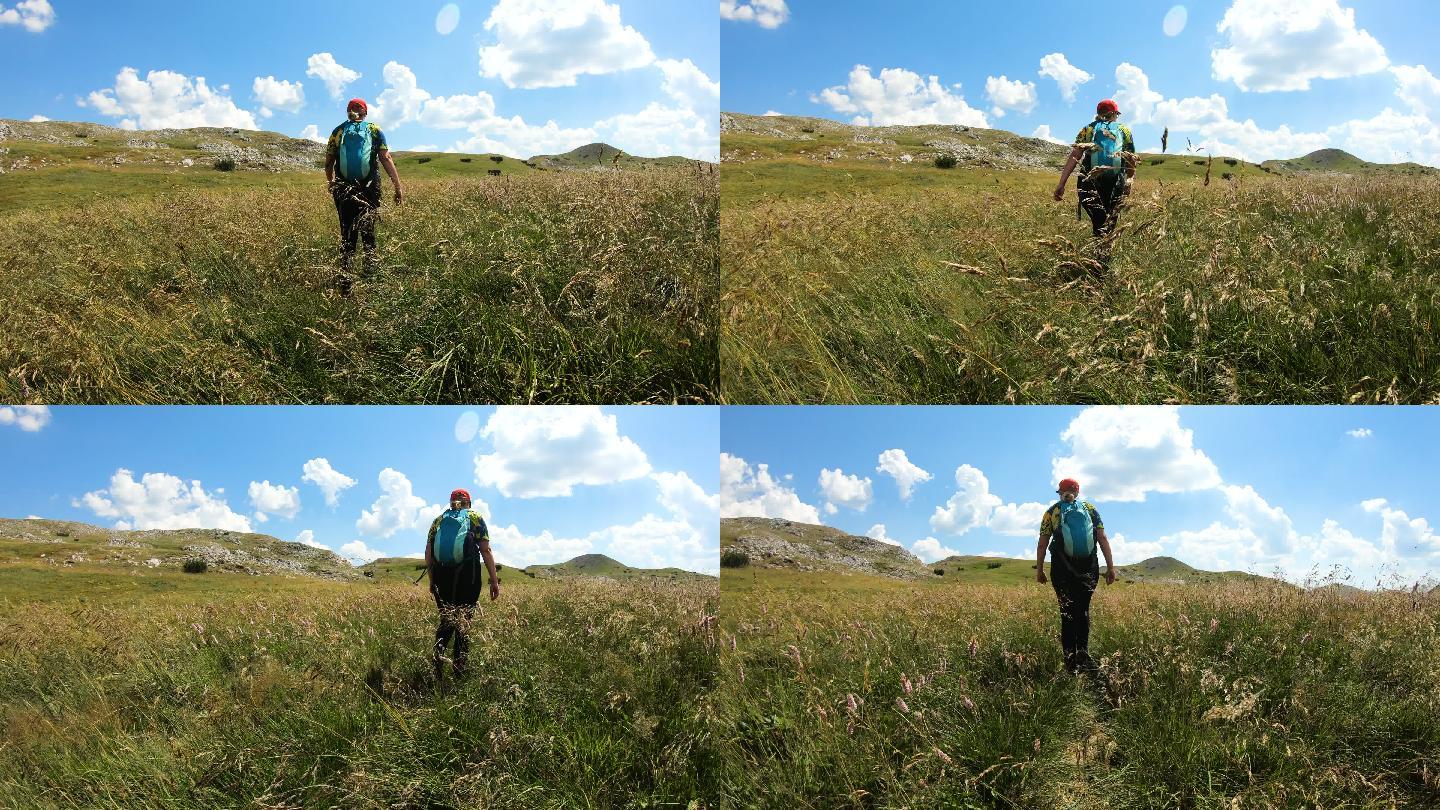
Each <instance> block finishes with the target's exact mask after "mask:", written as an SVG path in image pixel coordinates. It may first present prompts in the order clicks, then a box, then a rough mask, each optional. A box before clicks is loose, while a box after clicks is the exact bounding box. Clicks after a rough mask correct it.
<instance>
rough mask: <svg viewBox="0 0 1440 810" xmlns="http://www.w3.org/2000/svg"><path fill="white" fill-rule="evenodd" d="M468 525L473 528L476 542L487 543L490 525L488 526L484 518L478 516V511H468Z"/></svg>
mask: <svg viewBox="0 0 1440 810" xmlns="http://www.w3.org/2000/svg"><path fill="white" fill-rule="evenodd" d="M470 525H471V526H473V527H474V528H475V542H476V543H488V542H490V527H488V526H486V525H485V518H483V517H480V513H479V512H476V511H474V510H471V512H470Z"/></svg>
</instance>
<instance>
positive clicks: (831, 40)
mask: <svg viewBox="0 0 1440 810" xmlns="http://www.w3.org/2000/svg"><path fill="white" fill-rule="evenodd" d="M753 3H754V5H751V0H744V2H742V0H728V3H727V2H722V3H721V5H722V16H727V15H728V18H727V19H724V20H722V22H721V28H720V40H721V49H722V52H723V53H724V64H723V69H722V83H723V84H724V87H725V90H724V96H723V99H722V106H723V108H724V109H725V110H727V111H733V112H746V113H753V114H763V113H766V112H772V111H773V112H780V113H784V114H788V115H813V116H821V117H827V118H833V119H836V120H840V121H846V122H851V121H856V122H862V123H866V122H868V123H870V124H874V125H883V124H919V123H958V124H969V125H975V126H990V127H994V128H999V129H1007V130H1010V131H1012V132H1017V133H1020V134H1022V135H1037V136H1038V137H1050V138H1052V139H1059V140H1062V141H1067V142H1068V141H1069V140H1070V139H1072V138H1073V137H1074V134H1075V133H1076V132H1077V131H1078V130H1079V129H1080V128H1081V127H1082V126H1083V125H1085V124H1086V123H1088V122H1089V121H1090V120H1091V119H1092V117H1093V111H1094V109H1095V103H1096V102H1097V101H1099V100H1100V99H1102V98H1114V99H1115V100H1116V101H1117V102H1118V103H1119V105H1120V109H1121V111H1122V117H1121V119H1120V120H1121V121H1122V122H1126V123H1129V124H1131V125H1132V127H1133V128H1134V131H1135V136H1136V145H1137V146H1138V147H1139V148H1140V149H1142V150H1146V151H1149V150H1152V149H1153V150H1154V151H1157V152H1158V151H1159V149H1160V134H1161V130H1162V128H1163V127H1166V126H1168V127H1169V128H1170V148H1171V150H1172V151H1175V150H1177V149H1179V150H1184V149H1186V148H1187V141H1186V139H1187V138H1189V139H1190V141H1191V142H1192V143H1193V144H1194V146H1195V148H1196V149H1197V150H1201V149H1204V148H1209V149H1211V150H1213V151H1214V152H1215V153H1216V154H1226V155H1233V156H1238V157H1244V158H1248V159H1252V160H1264V159H1270V158H1287V157H1295V156H1298V155H1302V154H1306V153H1308V152H1311V151H1314V150H1315V149H1319V148H1326V147H1337V148H1343V149H1346V150H1348V151H1350V152H1352V153H1355V154H1357V155H1359V156H1361V157H1363V158H1366V159H1370V160H1377V161H1385V162H1398V161H1405V160H1414V161H1417V162H1422V163H1427V164H1429V165H1433V166H1440V79H1437V78H1436V76H1437V74H1440V60H1437V59H1436V56H1435V54H1436V53H1437V51H1436V49H1435V42H1436V41H1437V39H1440V15H1437V14H1436V13H1435V8H1434V4H1433V3H1432V2H1429V0H1220V1H1217V2H1191V3H1185V4H1183V5H1177V4H1175V3H1172V2H1138V3H1128V4H1123V5H1119V6H1113V7H1111V8H1113V11H1109V12H1108V13H1105V14H1096V13H1091V11H1093V8H1092V7H1091V6H1085V5H1079V6H1077V5H1074V4H1060V3H964V4H960V3H952V2H942V1H940V0H930V1H929V2H921V1H920V0H897V2H893V3H889V4H887V5H885V6H884V7H883V8H878V7H876V6H874V5H873V4H872V3H862V2H856V0H824V2H820V1H819V0H753ZM727 5H728V6H729V7H731V9H740V10H741V11H743V9H745V8H754V9H757V10H763V9H768V10H769V11H770V13H768V14H766V15H763V20H762V15H760V14H758V13H751V14H748V15H747V14H744V13H740V12H737V11H734V10H731V11H727V10H726V6H727ZM777 9H779V10H783V13H776V11H777ZM1175 9H1180V10H1179V11H1176V10H1175ZM736 17H748V18H747V19H736ZM1167 17H1168V19H1169V28H1168V30H1167ZM1172 34H1173V35H1172ZM1427 58H1428V59H1429V65H1428V67H1426V60H1427ZM1042 74H1043V75H1042ZM932 76H934V77H936V80H935V81H934V82H933V83H932V82H931V81H930V80H929V77H932ZM1087 76H1088V77H1089V78H1086V77H1087ZM957 84H958V85H959V87H958V88H957V87H956V86H955V85H957ZM827 91H828V92H827ZM1067 93H1070V94H1073V99H1070V98H1067V97H1066V94H1067Z"/></svg>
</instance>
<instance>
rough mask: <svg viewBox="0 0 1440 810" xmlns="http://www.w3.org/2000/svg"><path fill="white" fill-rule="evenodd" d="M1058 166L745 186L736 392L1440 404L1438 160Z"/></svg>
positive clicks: (731, 329) (726, 222) (728, 223)
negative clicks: (1113, 225)
mask: <svg viewBox="0 0 1440 810" xmlns="http://www.w3.org/2000/svg"><path fill="white" fill-rule="evenodd" d="M892 174H894V173H893V172H892ZM997 182H998V180H997ZM1050 183H1053V180H1050V179H1047V178H1045V177H1043V176H1040V175H1036V176H1035V179H1034V180H1033V181H1032V182H1031V187H1030V188H1021V189H1017V188H1015V187H1013V186H1006V187H1003V188H1001V187H998V186H997V187H996V188H995V189H993V190H987V189H985V188H984V187H983V186H979V187H977V186H975V185H971V186H968V187H963V188H956V189H927V190H925V192H924V193H923V194H904V195H902V194H899V193H896V192H894V191H891V192H887V193H883V194H875V193H864V192H862V193H851V194H847V195H845V196H837V195H827V196H818V197H817V196H811V197H808V198H803V199H796V198H789V199H785V198H782V199H778V200H773V201H769V202H762V203H760V204H757V205H754V206H749V207H744V208H739V207H737V208H727V209H726V210H725V211H724V213H723V214H722V227H723V228H724V232H725V240H724V245H723V248H722V251H723V253H722V265H723V274H724V278H723V289H724V292H723V296H722V300H721V309H722V313H723V314H722V317H723V329H724V337H723V340H722V342H721V363H722V372H721V373H722V379H723V381H724V382H723V387H724V398H725V401H727V402H732V403H819V402H825V403H855V402H860V403H886V402H921V403H925V402H937V403H938V402H961V403H965V402H988V403H1006V402H1014V403H1086V402H1150V403H1159V402H1199V403H1233V402H1246V403H1270V402H1285V403H1347V402H1361V403H1374V402H1386V403H1391V402H1399V403H1422V402H1432V403H1433V402H1440V275H1437V274H1436V272H1435V268H1437V267H1440V182H1437V181H1436V180H1434V179H1428V178H1400V177H1395V178H1383V177H1372V178H1364V179H1362V178H1348V177H1324V178H1285V179H1270V178H1266V179H1263V180H1260V179H1256V180H1254V181H1247V182H1245V183H1221V184H1218V185H1217V184H1212V185H1211V186H1210V187H1208V188H1204V187H1201V186H1199V185H1198V184H1194V183H1193V181H1191V182H1187V183H1182V184H1180V185H1167V186H1159V185H1156V184H1154V183H1153V182H1149V183H1147V182H1146V181H1141V182H1140V184H1139V186H1138V190H1137V192H1136V193H1134V194H1133V195H1132V199H1131V201H1130V204H1129V206H1128V207H1127V208H1126V209H1125V211H1124V213H1123V214H1122V218H1121V229H1120V233H1119V235H1118V237H1117V238H1116V242H1115V245H1114V256H1113V260H1112V262H1111V264H1110V268H1109V270H1108V272H1106V271H1101V270H1100V269H1099V265H1098V263H1097V262H1095V260H1094V259H1095V255H1096V250H1095V246H1094V245H1092V244H1089V242H1090V240H1089V238H1088V237H1089V224H1088V221H1087V222H1086V223H1085V224H1083V225H1082V224H1081V223H1078V222H1076V221H1075V218H1074V210H1075V209H1074V199H1073V196H1072V197H1068V198H1067V202H1066V203H1065V204H1060V203H1055V202H1053V201H1052V200H1049V199H1048V189H1050V188H1053V186H1052V185H1049V184H1050Z"/></svg>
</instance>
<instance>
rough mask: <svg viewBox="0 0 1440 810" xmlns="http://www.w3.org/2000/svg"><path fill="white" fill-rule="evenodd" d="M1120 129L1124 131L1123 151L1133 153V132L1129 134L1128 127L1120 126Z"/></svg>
mask: <svg viewBox="0 0 1440 810" xmlns="http://www.w3.org/2000/svg"><path fill="white" fill-rule="evenodd" d="M1120 129H1121V130H1122V131H1123V132H1124V133H1125V147H1124V148H1125V151H1126V152H1131V153H1134V151H1135V136H1134V135H1133V134H1131V132H1130V128H1129V127H1121V128H1120Z"/></svg>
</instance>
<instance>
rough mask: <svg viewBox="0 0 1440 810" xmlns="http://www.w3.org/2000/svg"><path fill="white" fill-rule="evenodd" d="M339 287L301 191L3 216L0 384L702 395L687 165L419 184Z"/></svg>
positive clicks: (84, 394) (706, 246)
mask: <svg viewBox="0 0 1440 810" xmlns="http://www.w3.org/2000/svg"><path fill="white" fill-rule="evenodd" d="M408 192H409V197H408V199H407V201H406V203H405V205H404V206H402V207H396V206H394V205H393V204H391V201H390V200H389V199H387V200H386V201H385V202H386V205H385V206H384V207H383V208H382V212H383V213H382V219H381V222H380V225H379V250H378V253H377V256H376V262H375V267H374V269H373V272H372V273H371V274H370V276H369V277H368V278H366V279H363V280H362V281H360V282H358V283H357V284H356V287H355V290H354V292H353V294H352V296H351V297H349V298H342V297H340V296H339V295H338V294H337V292H336V285H337V274H338V264H337V262H338V243H339V239H338V231H339V228H338V225H337V221H336V216H335V211H334V206H333V204H332V203H331V201H330V198H329V196H328V195H327V194H326V193H325V191H324V188H323V184H322V183H319V182H317V183H316V184H315V187H314V188H313V189H309V188H303V189H302V188H295V187H294V186H293V185H291V184H283V185H280V186H277V187H276V188H274V189H268V190H253V191H252V190H230V191H203V192H183V193H174V194H168V195H164V196H158V197H153V198H148V199H134V198H131V199H121V200H117V201H113V202H106V203H99V204H95V205H91V206H88V207H86V208H84V209H75V208H70V209H64V210H45V211H40V210H36V211H12V212H8V213H6V214H4V215H0V371H3V375H0V396H3V398H4V399H5V400H6V401H37V402H38V401H45V402H127V403H154V402H203V403H233V402H301V403H330V402H406V403H435V402H519V403H527V402H697V401H713V400H714V398H715V397H716V391H715V389H716V381H717V378H718V360H717V357H716V355H717V351H718V346H717V341H718V329H717V325H716V316H715V313H716V301H717V297H718V269H717V268H718V242H719V232H718V183H717V180H716V178H715V177H714V176H713V174H711V173H710V172H709V171H706V170H704V169H701V170H698V171H697V170H696V169H674V170H663V171H662V170H657V171H650V172H625V173H619V172H605V173H598V172H575V173H559V172H555V173H551V172H547V173H543V174H539V173H537V174H534V175H529V176H510V177H505V178H503V179H501V178H495V179H467V180H451V181H417V182H415V183H412V184H409V188H408Z"/></svg>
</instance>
